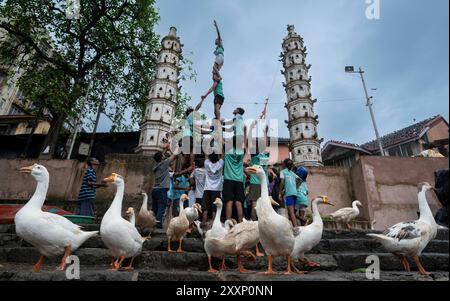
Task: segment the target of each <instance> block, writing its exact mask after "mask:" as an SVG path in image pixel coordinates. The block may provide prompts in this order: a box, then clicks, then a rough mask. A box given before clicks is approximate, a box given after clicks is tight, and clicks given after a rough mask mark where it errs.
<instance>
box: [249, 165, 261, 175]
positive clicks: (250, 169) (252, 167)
mask: <svg viewBox="0 0 450 301" xmlns="http://www.w3.org/2000/svg"><path fill="white" fill-rule="evenodd" d="M247 172H248V173H253V174H255V173H257V172H258V169H257V168H256V167H255V166H250V167H247Z"/></svg>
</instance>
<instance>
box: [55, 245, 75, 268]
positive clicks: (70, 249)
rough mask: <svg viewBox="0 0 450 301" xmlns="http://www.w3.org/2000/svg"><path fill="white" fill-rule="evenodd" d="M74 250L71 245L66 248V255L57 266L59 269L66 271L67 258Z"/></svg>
mask: <svg viewBox="0 0 450 301" xmlns="http://www.w3.org/2000/svg"><path fill="white" fill-rule="evenodd" d="M71 252H72V248H71V247H70V246H68V247H65V248H64V255H63V258H62V259H61V264H60V265H59V266H58V267H57V268H56V270H57V271H64V269H65V268H66V259H67V257H69V256H70V253H71Z"/></svg>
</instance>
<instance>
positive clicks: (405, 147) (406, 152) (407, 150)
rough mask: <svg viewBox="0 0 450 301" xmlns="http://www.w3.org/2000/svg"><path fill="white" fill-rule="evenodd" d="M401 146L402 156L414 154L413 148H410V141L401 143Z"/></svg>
mask: <svg viewBox="0 0 450 301" xmlns="http://www.w3.org/2000/svg"><path fill="white" fill-rule="evenodd" d="M401 148H402V153H403V156H404V157H411V156H413V155H414V152H413V149H412V145H411V142H410V143H406V144H403V145H402V146H401Z"/></svg>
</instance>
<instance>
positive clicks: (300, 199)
mask: <svg viewBox="0 0 450 301" xmlns="http://www.w3.org/2000/svg"><path fill="white" fill-rule="evenodd" d="M296 175H297V177H298V178H297V202H296V204H295V209H296V210H297V216H298V218H299V219H300V224H301V225H300V226H305V225H306V208H308V186H307V185H306V178H307V177H308V170H307V169H306V168H304V167H299V168H298V169H297V172H296Z"/></svg>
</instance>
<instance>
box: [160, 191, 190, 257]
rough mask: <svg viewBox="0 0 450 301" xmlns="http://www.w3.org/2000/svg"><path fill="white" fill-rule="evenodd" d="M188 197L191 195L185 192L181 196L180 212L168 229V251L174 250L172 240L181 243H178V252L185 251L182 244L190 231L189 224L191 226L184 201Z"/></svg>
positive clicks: (171, 221)
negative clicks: (171, 246)
mask: <svg viewBox="0 0 450 301" xmlns="http://www.w3.org/2000/svg"><path fill="white" fill-rule="evenodd" d="M188 199H189V197H188V196H187V195H186V194H183V195H182V196H181V197H180V201H179V208H180V213H179V215H178V216H177V217H174V218H172V219H171V220H170V222H169V226H168V228H167V231H166V235H167V251H168V252H173V251H172V249H171V248H170V242H171V241H172V240H178V241H179V245H178V249H177V253H183V249H182V248H181V245H182V243H183V238H184V236H185V235H186V233H187V232H188V230H189V226H190V223H189V220H188V218H187V216H186V210H185V209H184V206H183V203H184V201H186V200H188Z"/></svg>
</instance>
